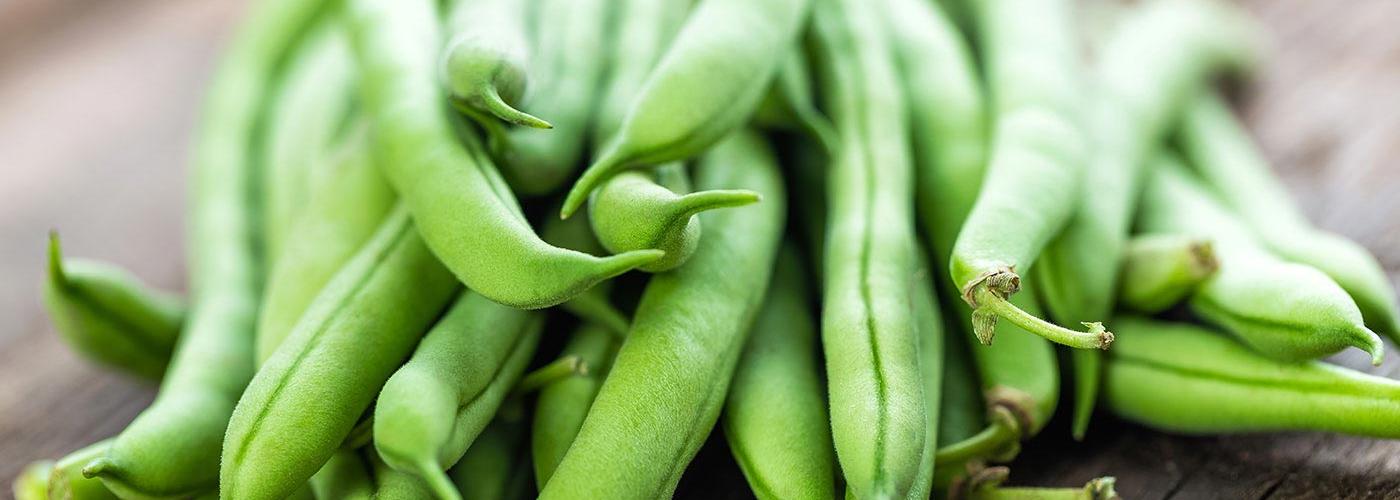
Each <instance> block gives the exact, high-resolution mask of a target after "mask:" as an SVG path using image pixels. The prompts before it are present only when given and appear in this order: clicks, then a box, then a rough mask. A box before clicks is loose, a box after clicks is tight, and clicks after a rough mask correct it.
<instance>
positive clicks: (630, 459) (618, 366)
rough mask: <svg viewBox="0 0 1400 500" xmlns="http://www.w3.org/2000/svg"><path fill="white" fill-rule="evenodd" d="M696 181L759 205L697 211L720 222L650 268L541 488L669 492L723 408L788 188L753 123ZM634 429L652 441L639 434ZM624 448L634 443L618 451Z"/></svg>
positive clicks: (577, 492) (591, 494)
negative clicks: (682, 261)
mask: <svg viewBox="0 0 1400 500" xmlns="http://www.w3.org/2000/svg"><path fill="white" fill-rule="evenodd" d="M696 184H697V185H698V187H700V188H701V189H712V188H719V187H724V188H740V189H752V190H754V191H756V192H758V193H760V194H762V196H763V203H758V204H754V205H750V206H747V207H742V208H736V209H733V210H722V211H717V212H707V213H704V214H701V216H700V217H701V219H702V221H703V223H704V224H705V226H706V227H709V228H711V229H713V231H712V232H711V234H710V235H709V236H707V237H706V238H704V239H702V240H701V241H700V248H699V249H697V250H696V252H695V256H694V257H692V258H691V259H690V262H689V263H688V264H686V265H685V266H682V267H680V268H678V269H676V270H674V271H671V272H668V273H661V274H657V275H656V276H655V277H653V278H651V281H650V283H648V285H647V288H646V291H645V292H644V293H643V295H642V299H641V304H640V305H639V306H638V308H637V313H636V315H635V319H634V320H633V323H632V331H631V332H629V334H628V336H627V340H626V341H625V342H624V343H623V345H622V348H621V350H620V351H619V352H618V355H617V359H616V361H615V362H614V363H613V366H612V369H611V371H610V372H609V374H608V378H607V380H606V381H605V382H604V383H603V387H602V389H600V390H599V393H598V397H597V399H596V400H595V401H594V402H593V407H592V408H591V409H590V410H589V412H588V417H587V418H586V419H585V420H584V423H583V427H582V428H581V429H580V430H579V433H578V437H577V439H575V440H574V442H573V445H572V446H571V447H570V448H569V450H568V452H567V453H566V454H565V455H564V459H563V460H562V461H561V462H560V463H559V466H558V468H557V469H555V471H554V475H553V476H552V477H551V478H550V479H549V482H547V483H546V484H545V487H544V489H543V491H542V492H541V494H540V497H541V498H545V499H554V498H612V499H627V498H648V499H649V498H655V497H658V496H662V497H664V496H668V495H670V494H671V492H672V491H674V490H675V487H676V483H677V482H679V481H680V475H681V471H682V470H684V468H685V464H686V463H688V462H689V461H690V459H691V458H692V457H694V455H695V453H696V451H698V450H699V448H700V445H701V444H703V442H704V441H705V437H706V436H708V435H709V434H710V430H711V429H712V428H713V426H714V423H715V420H716V419H717V418H718V417H719V412H720V409H721V407H722V405H723V403H724V396H725V394H726V391H727V389H728V386H729V380H730V377H731V375H732V373H733V368H734V364H735V362H737V361H738V358H739V354H740V351H741V350H742V349H743V345H744V340H745V338H746V335H747V332H748V329H749V327H750V326H751V323H752V319H753V317H754V314H755V313H756V312H757V311H758V308H759V306H760V304H761V302H762V300H763V293H764V290H765V288H766V287H767V284H768V278H769V273H770V270H771V268H772V264H773V259H774V256H775V255H776V254H777V250H778V242H779V240H780V239H781V237H780V235H781V233H782V227H783V216H784V214H785V213H786V203H785V202H786V198H785V196H784V193H783V190H782V181H781V180H780V179H779V176H778V170H777V166H776V164H775V161H774V159H773V157H772V153H771V152H769V151H768V149H767V147H766V145H765V144H764V143H763V142H762V140H761V139H759V138H758V137H756V136H754V135H752V134H750V133H741V134H738V135H735V136H734V137H731V138H730V139H727V140H725V141H723V142H721V143H720V144H719V145H717V146H716V148H715V149H714V150H713V151H711V152H710V153H709V154H707V155H706V156H705V157H704V158H703V159H702V160H701V162H700V165H699V167H698V168H697V179H696ZM638 432H641V433H642V434H644V435H646V436H647V439H645V440H641V441H638V440H637V438H636V437H637V433H638ZM624 446H625V447H626V448H627V449H628V450H630V451H629V452H628V453H626V454H620V455H619V454H617V453H613V450H617V449H619V447H624Z"/></svg>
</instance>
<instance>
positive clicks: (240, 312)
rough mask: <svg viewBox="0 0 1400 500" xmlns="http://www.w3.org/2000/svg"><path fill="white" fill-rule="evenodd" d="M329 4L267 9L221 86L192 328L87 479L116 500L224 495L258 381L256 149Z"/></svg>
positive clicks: (229, 61) (213, 105)
mask: <svg viewBox="0 0 1400 500" xmlns="http://www.w3.org/2000/svg"><path fill="white" fill-rule="evenodd" d="M330 3H331V2H329V1H326V0H292V1H287V0H265V1H263V2H260V3H259V4H258V5H257V6H256V7H254V10H253V13H252V15H251V17H250V18H249V20H248V21H247V22H246V23H245V24H244V26H243V27H242V28H241V29H240V32H239V33H238V35H237V38H236V39H235V40H234V42H233V46H232V47H231V48H230V49H229V52H228V54H227V55H225V58H224V61H223V62H222V63H221V64H220V67H219V70H218V73H217V74H216V75H215V77H214V83H213V87H212V88H211V90H210V93H209V96H208V102H207V104H206V106H207V107H206V109H205V111H204V118H203V122H202V124H201V127H200V131H199V144H198V146H197V156H196V158H195V163H196V168H195V179H194V194H193V195H192V196H191V199H193V200H194V201H193V203H194V208H193V209H192V214H193V215H192V219H191V230H190V245H189V248H190V276H191V279H192V283H191V286H190V289H191V290H192V294H191V296H192V303H191V312H190V318H189V320H188V322H187V323H186V324H187V327H186V329H185V332H184V334H183V336H182V337H181V338H180V341H179V342H178V343H177V345H176V347H175V353H174V357H173V358H172V360H171V364H170V367H169V370H168V371H167V373H166V376H165V378H164V380H163V381H162V383H161V389H160V394H159V395H157V396H156V400H155V402H154V403H152V404H151V406H150V407H149V408H147V409H146V410H145V411H143V412H141V415H139V416H137V417H136V420H135V421H133V422H132V423H131V425H130V426H128V427H127V428H126V430H124V431H122V432H121V434H120V435H118V436H117V438H116V440H115V441H114V442H113V443H112V447H111V448H109V449H108V450H107V454H106V455H105V456H103V457H101V458H98V459H95V460H93V461H92V462H90V463H89V464H88V465H87V466H85V467H84V468H83V475H84V476H87V477H101V478H102V483H103V484H105V485H106V486H107V487H108V488H109V489H111V490H112V491H113V492H114V493H117V494H118V495H123V496H128V497H132V496H145V497H176V496H194V495H198V494H201V493H204V492H209V491H212V490H213V489H214V488H215V486H216V485H217V483H218V477H219V450H220V444H221V443H222V442H223V437H224V431H225V430H226V429H227V427H228V421H229V416H230V414H232V412H233V407H234V404H235V402H236V401H237V400H238V397H239V394H241V393H242V392H243V389H244V387H245V386H246V385H247V383H248V380H249V379H250V378H252V376H253V331H254V324H255V321H256V320H257V304H258V294H259V291H260V288H261V283H260V282H259V281H260V280H259V276H260V274H261V271H262V270H261V256H260V255H259V254H258V249H257V243H258V236H257V235H258V232H259V228H258V213H257V211H256V208H255V206H254V205H255V204H254V200H253V196H252V195H253V193H254V191H255V186H256V183H257V178H256V172H257V169H256V167H255V165H254V161H253V157H252V155H251V154H250V152H249V151H250V146H251V145H252V144H253V142H254V141H253V137H254V134H255V128H256V123H257V119H258V113H259V110H260V109H262V106H261V104H262V99H263V98H264V95H265V94H266V93H267V87H268V82H269V81H272V80H273V79H274V77H273V76H274V75H275V74H276V73H277V72H278V69H279V65H280V63H281V61H282V60H283V59H284V58H285V56H286V54H287V53H288V52H289V51H290V47H292V46H293V45H294V44H295V42H296V40H297V37H298V36H299V34H300V33H303V32H305V31H306V28H307V27H308V26H309V25H310V24H311V23H312V21H313V20H314V19H315V18H316V17H317V16H318V14H320V13H321V11H322V10H324V7H325V6H326V5H327V4H330ZM171 436H179V439H172V438H171Z"/></svg>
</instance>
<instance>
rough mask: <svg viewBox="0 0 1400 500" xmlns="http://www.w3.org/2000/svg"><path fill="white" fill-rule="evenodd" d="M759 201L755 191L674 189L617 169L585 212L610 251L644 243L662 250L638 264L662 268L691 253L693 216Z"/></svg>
mask: <svg viewBox="0 0 1400 500" xmlns="http://www.w3.org/2000/svg"><path fill="white" fill-rule="evenodd" d="M675 167H676V168H679V167H680V166H679V165H676V166H675ZM682 175H684V173H683V172H682ZM758 201H759V197H758V193H754V192H753V191H745V190H742V189H714V190H709V191H701V192H697V193H689V194H677V193H674V192H672V191H671V190H669V189H666V188H665V187H663V186H661V185H660V184H657V183H656V181H655V180H654V179H652V178H651V177H650V176H649V175H648V174H647V173H644V172H622V173H619V174H617V175H615V176H613V177H612V178H611V179H609V180H608V181H607V182H604V183H603V185H602V187H600V188H599V189H598V191H597V192H596V193H594V195H593V197H592V198H590V203H589V207H588V213H589V221H590V222H591V223H592V225H593V232H594V233H595V234H597V235H598V241H599V242H600V243H602V244H603V247H605V248H607V249H608V251H609V252H612V253H622V252H628V251H632V250H644V249H649V248H654V249H658V250H662V251H664V252H666V255H665V256H664V257H662V258H661V259H658V260H656V261H653V262H651V263H649V264H646V265H644V266H640V267H638V269H640V270H642V271H647V272H661V271H668V270H671V269H675V268H676V267H679V266H680V265H681V264H684V263H685V261H686V260H688V259H689V258H690V256H691V255H692V254H694V253H695V249H696V247H697V246H698V245H699V244H700V236H701V226H700V220H699V219H697V218H696V217H695V216H696V215H698V214H700V213H701V212H704V211H708V210H716V209H720V208H732V207H740V206H744V205H748V204H750V203H757V202H758Z"/></svg>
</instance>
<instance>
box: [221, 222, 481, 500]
mask: <svg viewBox="0 0 1400 500" xmlns="http://www.w3.org/2000/svg"><path fill="white" fill-rule="evenodd" d="M458 288H459V287H458V285H457V283H456V281H455V280H453V279H452V275H451V273H449V272H447V270H446V269H445V268H443V266H442V264H441V263H439V262H438V261H437V259H434V258H433V256H432V254H431V253H430V252H429V251H428V249H427V248H426V246H425V245H424V244H423V241H422V239H421V238H419V236H418V233H417V232H416V231H414V225H413V223H412V221H411V220H410V219H409V215H408V211H407V209H406V208H405V207H403V206H399V207H398V208H395V209H394V211H393V213H391V214H390V215H389V217H388V218H387V219H386V220H385V221H384V223H383V224H382V225H381V226H380V228H379V230H378V231H377V232H376V233H375V234H374V236H372V237H371V238H370V241H369V242H367V243H366V244H365V246H364V248H362V249H360V251H359V252H358V253H357V254H356V255H355V257H354V258H352V259H351V260H350V262H348V263H346V264H345V266H344V267H343V268H342V269H341V270H340V271H339V272H337V273H336V275H335V277H334V278H332V279H331V281H330V283H327V284H326V286H325V288H324V289H323V290H322V291H321V293H320V294H319V295H317V296H316V300H314V301H312V303H311V305H310V306H309V307H307V310H306V314H305V315H304V316H303V317H302V319H301V320H300V321H298V322H297V326H296V328H295V329H294V330H293V331H292V333H291V335H289V336H288V337H287V340H285V341H283V343H282V346H281V347H279V348H278V349H277V351H276V353H275V354H273V356H272V357H271V358H269V359H268V360H267V362H266V363H264V364H263V366H262V368H260V369H259V370H258V373H257V375H256V376H255V377H253V381H252V382H251V383H249V384H248V389H247V390H246V391H245V392H244V393H243V397H242V398H241V399H239V401H238V407H237V408H236V409H235V410H234V411H233V417H232V419H231V420H230V422H229V424H228V434H227V436H226V437H225V438H224V446H223V464H222V470H220V482H219V487H220V492H219V493H220V495H221V497H222V498H225V499H242V498H268V499H271V498H282V497H284V496H286V495H288V494H291V493H292V492H293V491H295V490H296V489H297V488H299V487H301V486H302V485H304V484H305V483H306V480H307V479H310V478H311V476H312V475H314V474H315V473H316V471H317V470H318V469H320V468H321V465H322V464H324V463H325V462H326V460H328V459H330V457H331V456H332V455H333V454H335V452H336V450H337V449H338V448H340V446H341V443H343V442H344V441H345V439H346V437H347V436H349V435H350V431H351V429H352V428H353V427H354V426H355V424H356V422H357V421H359V419H360V416H361V414H363V413H364V411H365V409H366V408H369V405H370V403H372V402H373V401H374V398H375V395H376V394H378V393H379V388H380V387H381V386H383V385H384V383H385V381H386V380H388V379H389V376H390V375H391V374H393V373H394V370H395V369H397V368H398V367H399V365H400V364H402V363H403V360H404V359H406V358H407V357H408V355H409V353H410V352H411V351H412V350H413V347H414V345H415V344H417V343H418V340H419V338H421V337H422V336H423V332H425V331H427V330H428V327H429V326H430V325H431V324H432V321H433V320H434V319H436V318H437V317H438V315H439V314H440V313H441V312H442V310H443V309H444V308H445V306H446V305H447V303H448V302H449V301H450V300H451V299H452V295H453V293H454V291H455V290H457V289H458ZM327 381H334V383H327ZM381 404H382V402H381ZM375 437H376V439H378V437H379V436H377V435H376V436H375Z"/></svg>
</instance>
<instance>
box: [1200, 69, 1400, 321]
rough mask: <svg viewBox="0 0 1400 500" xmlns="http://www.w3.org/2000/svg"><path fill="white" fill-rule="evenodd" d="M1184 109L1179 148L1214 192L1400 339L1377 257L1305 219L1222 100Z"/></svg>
mask: <svg viewBox="0 0 1400 500" xmlns="http://www.w3.org/2000/svg"><path fill="white" fill-rule="evenodd" d="M1187 108H1188V110H1187V112H1186V117H1185V119H1184V121H1183V124H1182V127H1181V130H1180V132H1179V138H1180V142H1181V146H1182V151H1183V153H1184V154H1185V155H1186V157H1187V158H1188V159H1189V160H1190V162H1191V165H1192V167H1193V168H1195V170H1196V172H1197V173H1199V174H1200V175H1201V178H1202V179H1204V180H1205V181H1206V183H1207V184H1209V185H1210V186H1211V187H1212V188H1214V189H1213V190H1214V192H1215V194H1216V195H1218V196H1219V197H1220V198H1221V199H1222V200H1223V201H1224V202H1225V204H1226V205H1228V206H1229V207H1230V208H1231V209H1233V210H1234V211H1235V212H1236V213H1238V214H1239V216H1240V218H1241V219H1243V220H1244V222H1245V223H1246V224H1247V225H1248V226H1249V229H1250V230H1252V232H1253V234H1255V235H1256V236H1258V237H1259V239H1260V241H1262V242H1263V243H1264V245H1265V246H1267V247H1268V248H1269V250H1271V251H1273V252H1274V253H1276V254H1278V255H1279V256H1280V257H1283V258H1284V259H1287V260H1290V261H1293V262H1298V263H1300V264H1307V265H1309V266H1313V267H1316V268H1317V269H1318V270H1320V271H1322V272H1324V273H1327V275H1328V276H1331V277H1332V279H1333V280H1335V281H1336V282H1337V284H1339V285H1341V286H1342V289H1344V290H1346V291H1347V293H1348V294H1350V295H1351V298H1352V300H1354V301H1356V305H1357V307H1358V308H1360V309H1361V316H1362V317H1363V318H1365V320H1366V325H1367V326H1369V327H1371V328H1372V329H1374V330H1376V331H1378V332H1380V333H1382V334H1385V335H1388V336H1389V337H1390V339H1391V340H1392V341H1395V342H1400V312H1397V310H1396V300H1395V289H1394V288H1393V287H1392V284H1391V281H1390V278H1389V277H1388V276H1387V275H1386V272H1385V270H1384V269H1382V268H1381V265H1380V263H1378V262H1376V258H1375V257H1373V256H1372V255H1371V254H1370V253H1369V252H1367V251H1366V249H1365V248H1363V247H1361V246H1360V245H1358V244H1356V243H1355V242H1353V241H1351V240H1348V239H1346V238H1344V237H1341V236H1338V235H1335V234H1332V233H1328V232H1326V231H1322V230H1318V229H1317V228H1315V227H1313V225H1312V224H1311V223H1309V222H1308V220H1307V218H1306V217H1304V216H1303V214H1302V212H1301V211H1299V210H1298V208H1297V206H1296V205H1294V204H1293V203H1292V202H1290V201H1289V198H1288V190H1287V189H1286V188H1284V187H1283V185H1282V184H1281V183H1280V182H1279V181H1278V180H1277V179H1275V178H1273V177H1272V176H1271V175H1270V174H1269V166H1268V163H1267V162H1266V160H1265V159H1264V157H1263V155H1262V154H1260V153H1259V151H1257V150H1256V149H1255V148H1254V146H1253V145H1252V144H1251V142H1250V139H1249V134H1248V133H1247V132H1246V131H1245V130H1244V127H1242V126H1241V125H1240V124H1239V123H1238V122H1236V121H1235V119H1234V118H1233V117H1232V116H1231V114H1230V111H1229V108H1228V107H1227V106H1226V104H1225V103H1224V101H1223V100H1221V99H1220V98H1219V97H1217V96H1214V95H1205V96H1203V97H1201V98H1198V99H1196V100H1195V101H1194V102H1193V103H1191V105H1190V106H1188V107H1187Z"/></svg>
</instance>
